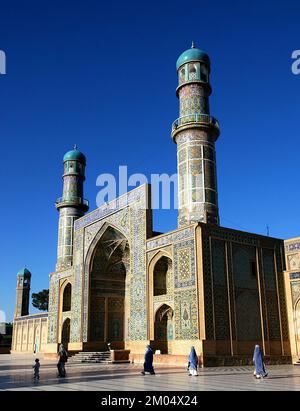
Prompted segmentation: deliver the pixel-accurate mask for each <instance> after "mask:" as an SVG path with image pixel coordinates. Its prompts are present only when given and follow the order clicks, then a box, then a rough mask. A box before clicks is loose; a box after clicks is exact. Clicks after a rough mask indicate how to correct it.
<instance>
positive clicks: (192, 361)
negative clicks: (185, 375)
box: [188, 347, 198, 377]
mask: <svg viewBox="0 0 300 411" xmlns="http://www.w3.org/2000/svg"><path fill="white" fill-rule="evenodd" d="M188 370H189V375H194V376H195V377H197V376H198V356H197V353H196V350H195V347H192V348H191V352H190V355H189V364H188Z"/></svg>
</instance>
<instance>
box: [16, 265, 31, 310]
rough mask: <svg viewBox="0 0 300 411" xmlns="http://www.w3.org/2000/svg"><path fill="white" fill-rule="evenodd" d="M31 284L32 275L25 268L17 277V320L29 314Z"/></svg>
mask: <svg viewBox="0 0 300 411" xmlns="http://www.w3.org/2000/svg"><path fill="white" fill-rule="evenodd" d="M30 282H31V273H30V271H29V270H27V268H23V269H22V270H20V271H19V272H18V275H17V288H16V307H15V314H14V317H15V318H17V317H23V316H25V315H28V314H29V300H30Z"/></svg>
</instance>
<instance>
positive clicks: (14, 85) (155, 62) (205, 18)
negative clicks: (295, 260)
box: [0, 0, 300, 319]
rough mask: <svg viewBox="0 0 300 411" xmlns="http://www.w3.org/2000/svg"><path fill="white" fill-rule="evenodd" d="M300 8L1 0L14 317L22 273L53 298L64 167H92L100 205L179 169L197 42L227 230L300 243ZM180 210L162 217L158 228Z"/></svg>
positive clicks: (1, 304)
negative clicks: (174, 136)
mask: <svg viewBox="0 0 300 411" xmlns="http://www.w3.org/2000/svg"><path fill="white" fill-rule="evenodd" d="M299 15H300V3H299V1H297V0H285V1H278V0H272V1H271V0H270V1H266V0H259V1H256V0H254V1H253V0H252V1H248V0H243V1H238V0H236V1H233V0H229V1H224V0H219V1H218V0H212V1H207V0H206V1H202V0H198V1H194V0H191V1H189V2H183V1H177V0H172V1H157V0H155V1H151V2H147V3H145V2H140V1H139V2H137V1H126V2H125V1H117V0H115V1H113V2H102V1H98V0H85V1H83V0H79V1H78V0H77V1H74V0H72V1H71V0H64V1H58V0H52V1H51V2H49V1H41V0H38V1H37V0H27V1H26V2H24V1H22V0H20V1H16V0H10V1H9V2H8V1H1V14H0V49H1V50H4V51H5V52H6V54H7V75H6V76H0V130H1V151H2V155H1V162H0V170H1V181H2V190H1V193H2V201H1V205H0V207H1V216H2V219H1V286H0V309H1V310H5V311H6V312H7V314H8V319H11V318H12V313H13V308H14V302H15V282H16V273H17V272H18V270H19V269H20V268H21V267H22V266H24V265H25V264H26V265H27V267H28V268H29V269H30V270H31V272H32V274H33V279H32V291H39V290H41V289H42V288H48V274H49V273H50V272H51V271H53V270H54V266H55V261H56V241H57V219H58V215H57V212H56V210H55V208H54V201H55V199H56V197H59V196H60V195H61V191H62V182H61V174H62V157H63V154H64V153H65V152H66V151H67V150H68V149H70V148H71V147H72V146H73V144H74V143H77V144H78V146H79V148H80V149H81V150H82V151H83V152H84V153H85V154H86V156H87V159H88V167H87V182H86V190H85V193H86V197H87V198H88V199H89V200H90V202H91V208H92V209H94V208H95V199H96V194H97V192H98V191H97V190H98V188H97V187H96V184H95V182H96V178H97V176H98V175H99V174H100V173H103V172H106V173H116V171H117V169H118V167H119V165H128V168H129V173H135V172H141V173H145V174H146V175H150V174H151V173H163V172H166V173H169V174H173V173H174V172H175V171H176V146H175V145H174V144H173V143H172V141H171V138H170V128H171V123H172V121H173V120H175V119H176V117H178V100H177V98H176V97H175V88H176V83H177V78H176V70H175V62H176V59H177V57H178V56H179V54H180V53H181V52H183V51H184V50H185V49H187V48H189V47H190V44H191V41H192V40H194V41H195V42H196V44H197V46H198V47H200V48H202V49H203V50H205V51H207V52H208V53H209V55H210V57H211V60H212V77H211V80H212V86H213V95H212V98H211V113H212V115H214V116H215V117H217V118H218V119H219V121H220V123H221V127H222V134H221V137H220V139H219V141H218V143H217V160H218V163H217V166H218V186H219V206H220V216H221V223H222V225H223V226H229V227H233V228H237V229H242V230H247V231H250V232H255V233H260V234H265V233H266V225H267V224H268V225H269V226H270V234H271V235H272V236H275V237H279V238H288V237H292V236H298V235H300V218H299V202H300V192H299V178H298V174H299V149H300V144H299V137H300V135H299V133H300V132H299V113H300V109H299V101H300V76H295V75H293V74H292V72H291V64H292V60H291V54H292V51H293V50H295V49H300V25H299ZM176 218H177V212H176V211H170V212H166V211H163V212H156V213H155V219H154V223H155V227H154V228H155V229H156V230H161V231H168V230H170V229H173V228H175V227H176Z"/></svg>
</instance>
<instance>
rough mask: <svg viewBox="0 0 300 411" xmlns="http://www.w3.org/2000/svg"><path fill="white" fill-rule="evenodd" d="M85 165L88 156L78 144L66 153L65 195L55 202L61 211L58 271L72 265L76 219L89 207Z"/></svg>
mask: <svg viewBox="0 0 300 411" xmlns="http://www.w3.org/2000/svg"><path fill="white" fill-rule="evenodd" d="M85 166H86V158H85V156H84V155H83V154H82V153H81V152H80V151H78V149H77V147H76V146H75V147H74V150H71V151H68V152H67V153H66V154H65V156H64V174H63V196H62V197H61V198H59V199H58V200H57V201H56V203H55V205H56V208H57V210H58V211H59V226H58V249H57V264H56V270H57V271H61V270H64V269H66V268H68V267H70V266H71V265H72V263H73V236H74V233H73V231H74V221H75V220H76V219H77V218H79V217H82V216H83V215H84V213H85V212H86V211H88V209H89V204H88V201H87V200H85V199H84V196H83V183H84V180H85Z"/></svg>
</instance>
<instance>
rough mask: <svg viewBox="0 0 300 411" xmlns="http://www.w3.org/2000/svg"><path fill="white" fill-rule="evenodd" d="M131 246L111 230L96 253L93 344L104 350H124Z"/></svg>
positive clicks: (92, 270)
mask: <svg viewBox="0 0 300 411" xmlns="http://www.w3.org/2000/svg"><path fill="white" fill-rule="evenodd" d="M128 269H129V245H128V241H127V239H126V238H125V237H124V236H123V235H122V234H121V233H120V232H119V231H118V230H116V229H114V228H112V227H108V228H107V230H106V231H105V233H104V234H103V236H102V237H101V239H100V241H99V242H98V244H97V246H96V249H95V251H94V256H93V258H92V261H91V267H90V278H91V282H90V321H89V341H90V342H91V343H94V344H95V346H97V347H98V348H100V349H106V348H107V343H110V344H111V348H117V349H122V348H124V339H125V335H126V334H127V324H126V321H125V315H126V314H125V313H126V306H125V297H126V272H127V271H128Z"/></svg>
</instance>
